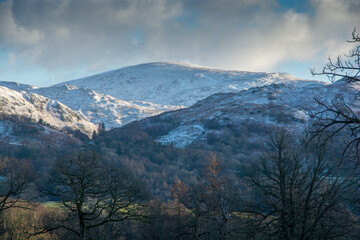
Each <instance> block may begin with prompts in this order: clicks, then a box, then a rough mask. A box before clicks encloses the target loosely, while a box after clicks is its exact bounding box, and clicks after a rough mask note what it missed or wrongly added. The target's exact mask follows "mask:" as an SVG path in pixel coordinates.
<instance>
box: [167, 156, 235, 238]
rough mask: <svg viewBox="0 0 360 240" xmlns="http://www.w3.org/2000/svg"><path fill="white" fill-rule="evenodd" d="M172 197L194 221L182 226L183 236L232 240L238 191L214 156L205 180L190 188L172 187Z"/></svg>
mask: <svg viewBox="0 0 360 240" xmlns="http://www.w3.org/2000/svg"><path fill="white" fill-rule="evenodd" d="M172 196H173V197H174V198H175V199H176V201H178V202H179V203H181V204H183V205H185V206H186V207H187V208H188V209H189V210H190V211H191V215H192V217H191V220H190V221H188V222H187V223H186V224H183V225H182V229H181V230H182V232H181V234H182V235H191V236H192V237H193V239H229V238H231V237H232V236H231V235H232V234H233V232H234V231H233V229H232V228H231V227H230V225H231V224H229V222H231V220H232V219H233V218H235V216H233V215H232V213H233V211H234V208H235V206H236V204H237V203H236V199H237V197H236V191H235V190H234V189H233V186H232V184H231V183H230V179H229V178H228V176H226V175H221V168H220V163H219V161H218V160H217V159H216V156H215V155H211V156H210V159H209V163H208V165H207V167H206V169H205V171H204V178H203V179H202V180H201V181H200V182H199V183H198V184H196V185H195V186H192V187H191V188H189V187H188V186H186V185H184V183H182V182H181V181H177V182H176V183H175V184H174V185H173V187H172Z"/></svg>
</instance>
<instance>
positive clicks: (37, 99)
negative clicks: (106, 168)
mask: <svg viewBox="0 0 360 240" xmlns="http://www.w3.org/2000/svg"><path fill="white" fill-rule="evenodd" d="M0 116H1V117H0V119H2V120H4V119H5V120H19V121H23V120H26V121H31V122H36V123H37V122H39V123H41V124H44V125H48V126H52V127H53V128H55V129H58V130H72V131H76V130H80V131H81V132H83V133H85V134H87V135H89V136H91V134H92V133H93V131H94V130H97V126H96V125H95V124H93V123H91V122H89V121H88V120H86V119H84V118H83V117H82V116H81V115H79V114H78V113H76V112H74V111H73V110H72V109H70V108H69V107H67V106H65V105H64V104H62V103H61V102H58V101H55V100H52V99H48V98H46V97H44V96H41V95H39V94H36V93H31V92H27V91H21V92H19V91H15V90H12V89H9V88H6V87H0Z"/></svg>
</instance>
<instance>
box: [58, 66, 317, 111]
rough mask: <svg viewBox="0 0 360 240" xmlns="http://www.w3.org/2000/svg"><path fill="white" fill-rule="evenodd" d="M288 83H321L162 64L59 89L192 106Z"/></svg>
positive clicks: (285, 76)
mask: <svg viewBox="0 0 360 240" xmlns="http://www.w3.org/2000/svg"><path fill="white" fill-rule="evenodd" d="M287 82H291V83H293V84H295V85H298V86H307V85H309V84H313V83H318V82H317V81H309V80H302V79H297V78H295V77H293V76H291V75H289V74H286V73H263V72H242V71H225V70H217V69H209V68H203V67H198V66H194V65H190V64H181V63H168V62H160V63H147V64H140V65H136V66H131V67H126V68H121V69H118V70H113V71H109V72H105V73H101V74H98V75H94V76H90V77H86V78H82V79H78V80H72V81H68V82H64V83H60V84H57V85H56V86H60V85H65V84H71V85H74V86H77V87H82V88H88V89H93V90H95V91H96V92H98V93H103V94H108V95H111V96H113V97H115V98H117V99H122V100H126V101H134V100H140V101H147V102H152V103H156V104H161V105H183V106H186V107H189V106H191V105H193V104H194V103H196V102H197V101H199V100H202V99H204V98H206V97H208V96H210V95H212V94H214V93H219V92H238V91H240V90H244V89H249V88H252V87H257V86H263V85H269V84H273V83H287Z"/></svg>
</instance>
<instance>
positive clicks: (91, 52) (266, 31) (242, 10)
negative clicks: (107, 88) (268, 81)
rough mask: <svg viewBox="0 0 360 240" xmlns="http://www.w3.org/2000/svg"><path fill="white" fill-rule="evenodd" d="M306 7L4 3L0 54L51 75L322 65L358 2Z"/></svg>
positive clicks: (106, 0) (138, 1) (238, 1)
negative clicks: (133, 68) (139, 66)
mask: <svg viewBox="0 0 360 240" xmlns="http://www.w3.org/2000/svg"><path fill="white" fill-rule="evenodd" d="M309 3H310V4H309V6H310V7H311V9H309V11H306V12H305V11H302V12H297V11H296V9H288V10H284V9H283V8H281V6H280V5H279V3H278V2H277V1H275V0H269V1H262V0H224V1H218V0H209V1H192V0H186V1H175V0H158V1H143V0H122V1H118V0H103V1H99V0H91V1H90V0H77V1H71V0H63V1H42V0H33V1H26V0H8V1H7V2H0V48H5V49H8V50H9V51H10V52H11V58H12V59H13V60H12V61H13V64H16V63H18V62H19V61H21V62H22V65H21V67H23V66H24V64H27V66H36V67H40V68H44V69H47V70H48V71H54V72H56V73H58V72H59V71H60V72H61V71H64V72H66V71H68V72H70V71H76V69H77V68H81V69H82V71H83V69H84V67H85V68H87V69H88V71H89V72H91V73H93V72H97V71H104V70H109V69H111V68H115V67H120V66H124V65H130V64H135V63H141V62H145V61H161V60H168V61H181V60H186V61H189V62H191V63H195V64H199V65H206V66H211V67H218V68H227V69H241V70H254V71H272V70H273V69H274V68H275V67H276V66H277V65H279V64H281V63H283V62H285V61H294V60H295V61H296V60H298V61H310V62H312V63H314V62H316V61H317V62H323V63H324V61H325V60H326V57H327V56H328V55H329V54H331V55H337V54H341V53H343V52H344V51H345V50H346V48H347V47H349V46H348V44H346V42H345V40H346V39H348V38H349V36H350V33H351V31H352V30H353V27H354V26H355V25H356V24H359V23H360V14H358V13H359V12H360V3H359V1H357V0H343V1H337V0H309ZM189 25H193V27H189ZM358 27H359V28H360V26H358ZM60 80H64V79H59V80H58V81H60Z"/></svg>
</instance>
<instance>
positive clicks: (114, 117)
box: [31, 84, 181, 129]
mask: <svg viewBox="0 0 360 240" xmlns="http://www.w3.org/2000/svg"><path fill="white" fill-rule="evenodd" d="M31 91H33V92H36V93H38V94H40V95H43V96H46V97H48V98H50V99H54V100H57V101H59V102H62V103H64V104H65V105H66V106H69V107H70V108H71V109H72V110H74V111H76V112H77V113H78V114H80V115H82V116H83V117H85V118H86V119H88V120H89V121H91V122H92V123H94V124H96V123H99V122H102V123H105V127H106V128H108V129H111V128H114V127H120V126H123V125H125V124H127V123H130V122H132V121H135V120H140V119H143V118H146V117H150V116H154V115H158V114H160V113H163V112H165V111H172V110H177V109H179V108H181V107H180V106H171V105H159V104H153V103H150V102H144V101H124V100H119V99H116V98H114V97H112V96H110V95H106V94H100V93H97V92H95V91H93V90H91V89H86V88H78V87H75V86H72V85H69V84H65V85H60V86H53V87H49V88H38V89H33V90H31Z"/></svg>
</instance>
